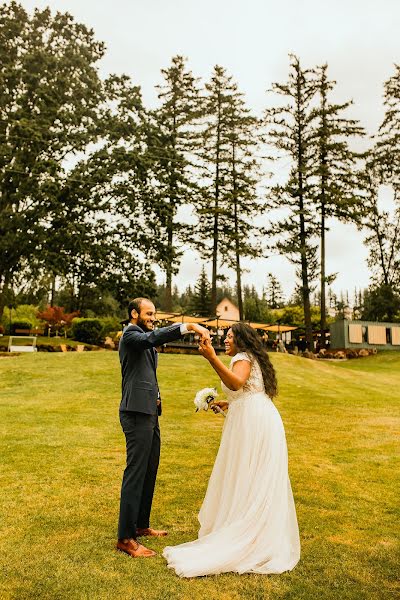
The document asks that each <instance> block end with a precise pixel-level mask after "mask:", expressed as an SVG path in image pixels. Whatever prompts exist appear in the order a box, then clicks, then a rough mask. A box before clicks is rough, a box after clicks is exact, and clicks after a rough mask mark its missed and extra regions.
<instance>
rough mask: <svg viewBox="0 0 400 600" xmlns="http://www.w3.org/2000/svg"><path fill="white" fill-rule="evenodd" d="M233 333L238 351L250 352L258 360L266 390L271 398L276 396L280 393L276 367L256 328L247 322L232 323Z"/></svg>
mask: <svg viewBox="0 0 400 600" xmlns="http://www.w3.org/2000/svg"><path fill="white" fill-rule="evenodd" d="M232 333H233V338H234V340H235V346H236V348H237V349H238V351H239V352H248V353H249V354H251V355H253V356H254V358H255V359H256V360H257V362H258V364H259V365H260V368H261V373H262V377H263V380H264V387H265V392H266V393H267V394H268V396H269V397H270V398H274V397H275V396H276V395H277V393H278V384H277V381H276V374H275V369H274V367H273V366H272V363H271V361H270V360H269V356H268V353H267V350H266V348H265V347H264V345H263V342H262V340H261V338H260V336H259V335H258V333H257V332H256V331H255V329H253V328H252V327H250V325H246V324H245V323H235V324H234V325H232Z"/></svg>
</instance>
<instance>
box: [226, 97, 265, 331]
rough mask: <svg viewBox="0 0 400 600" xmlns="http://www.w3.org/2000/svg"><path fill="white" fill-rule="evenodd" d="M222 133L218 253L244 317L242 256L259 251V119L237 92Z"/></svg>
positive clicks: (250, 255) (258, 253)
mask: <svg viewBox="0 0 400 600" xmlns="http://www.w3.org/2000/svg"><path fill="white" fill-rule="evenodd" d="M229 113H230V114H229V118H228V120H227V123H226V128H227V131H226V134H227V137H228V143H229V147H230V153H229V155H228V159H227V174H226V186H225V187H226V189H225V195H224V203H226V207H227V209H226V211H227V219H226V225H227V227H226V228H225V229H224V232H223V233H224V235H223V236H222V240H221V241H222V244H221V245H222V255H223V258H224V261H226V264H227V265H228V266H230V267H231V268H233V269H234V271H235V273H236V297H237V300H238V308H239V318H240V319H241V320H242V319H243V318H244V310H243V298H242V270H243V269H242V266H241V258H242V257H245V256H247V257H256V256H259V255H260V253H261V247H260V246H259V245H258V244H257V241H256V240H257V235H259V232H260V228H257V227H256V226H255V225H254V223H255V219H256V218H257V216H259V214H260V212H261V202H260V201H259V200H258V195H257V183H258V181H259V165H258V162H257V160H256V159H255V157H254V156H255V151H256V149H257V148H258V146H259V141H260V135H259V121H258V119H256V118H255V117H254V116H252V115H251V113H250V111H249V110H248V109H247V108H246V106H245V102H244V99H243V95H242V94H241V93H240V92H238V91H237V89H236V91H235V94H232V96H231V98H230V107H229Z"/></svg>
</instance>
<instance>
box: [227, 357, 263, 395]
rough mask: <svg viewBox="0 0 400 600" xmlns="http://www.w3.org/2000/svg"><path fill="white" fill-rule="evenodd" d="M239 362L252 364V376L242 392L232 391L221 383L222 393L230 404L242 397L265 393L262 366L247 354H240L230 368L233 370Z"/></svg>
mask: <svg viewBox="0 0 400 600" xmlns="http://www.w3.org/2000/svg"><path fill="white" fill-rule="evenodd" d="M238 360H247V361H248V362H249V363H251V370H250V376H249V378H248V380H247V381H246V383H245V384H244V386H243V387H242V388H240V390H236V391H234V390H230V389H229V388H228V387H226V385H225V384H224V383H223V382H222V381H221V387H222V391H223V392H224V394H225V395H226V397H227V400H228V402H232V401H233V400H237V399H238V398H240V397H241V396H244V395H247V394H257V393H258V392H264V391H265V388H264V381H263V377H262V373H261V369H260V365H259V364H258V362H257V361H256V360H255V358H253V357H252V356H251V355H250V354H247V352H238V354H235V356H233V357H232V360H231V362H230V365H229V368H230V369H232V367H233V365H234V364H235V362H237V361H238Z"/></svg>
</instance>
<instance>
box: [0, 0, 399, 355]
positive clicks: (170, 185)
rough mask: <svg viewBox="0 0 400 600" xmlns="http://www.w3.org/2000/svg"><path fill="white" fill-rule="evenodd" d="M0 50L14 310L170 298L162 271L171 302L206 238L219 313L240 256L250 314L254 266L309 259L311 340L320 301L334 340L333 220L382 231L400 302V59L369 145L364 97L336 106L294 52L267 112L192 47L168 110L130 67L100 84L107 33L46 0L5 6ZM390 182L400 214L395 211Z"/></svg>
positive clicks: (177, 69)
mask: <svg viewBox="0 0 400 600" xmlns="http://www.w3.org/2000/svg"><path fill="white" fill-rule="evenodd" d="M0 53H1V56H2V63H1V65H0V111H1V121H0V149H1V151H0V317H1V314H2V312H3V310H4V307H5V306H6V305H7V304H8V303H10V302H13V297H14V296H15V294H16V293H18V294H19V295H23V296H24V299H25V300H26V301H29V299H32V298H37V297H40V294H44V293H46V294H47V293H49V291H50V296H51V299H52V302H53V300H54V297H55V294H56V293H57V294H58V298H61V299H64V300H65V302H64V304H65V305H67V306H68V307H69V309H70V310H71V311H74V310H81V311H82V310H83V309H85V307H86V306H88V304H90V305H91V306H95V305H96V303H97V305H99V306H100V305H101V306H104V305H108V306H109V307H110V308H111V307H113V308H116V307H118V306H123V305H125V303H126V300H127V299H128V298H129V297H131V296H132V295H142V294H143V295H153V294H155V293H156V292H157V286H156V280H155V274H154V266H155V265H158V266H159V267H160V268H161V269H162V270H163V272H164V273H165V281H166V284H165V289H164V290H163V293H164V308H165V309H166V310H171V309H172V307H173V292H174V285H173V278H174V275H176V273H177V272H178V269H179V264H180V258H181V256H182V254H183V252H184V251H185V248H187V247H193V248H195V249H196V250H197V251H198V252H199V253H200V256H201V258H202V259H203V261H208V262H209V263H210V264H211V291H210V294H211V296H210V314H214V313H215V308H216V305H217V299H218V289H219V288H220V287H221V285H223V283H224V279H223V278H222V277H221V267H224V268H228V269H231V270H232V272H233V273H234V279H235V297H236V299H237V303H238V307H239V312H240V317H241V318H244V317H246V318H248V314H246V310H247V313H248V312H249V309H248V308H247V309H246V307H245V305H244V293H243V292H244V290H243V285H242V274H243V270H244V269H243V264H242V259H243V258H244V257H250V258H255V257H258V256H269V255H271V253H274V252H278V253H280V254H283V255H285V256H286V257H287V258H288V259H289V260H290V261H291V262H293V263H294V264H295V265H296V267H297V278H298V288H297V291H298V293H299V295H300V297H301V303H302V306H303V310H304V323H305V332H306V338H307V342H308V345H309V347H311V348H312V346H313V341H312V315H311V297H312V294H314V293H316V292H317V293H318V298H319V303H320V326H321V335H322V344H323V343H324V332H325V329H326V314H327V307H326V298H327V288H328V287H329V285H330V284H331V283H332V282H333V280H334V278H335V274H329V273H327V272H326V266H325V265H326V244H325V238H326V232H327V230H328V227H329V224H330V223H331V222H332V219H338V220H341V221H344V222H351V223H354V224H355V225H356V226H357V227H359V228H360V229H363V230H365V231H366V232H367V234H366V239H365V243H366V244H367V246H368V248H369V265H370V268H371V274H372V282H373V286H374V287H375V288H376V289H380V290H381V291H382V289H383V291H384V292H385V291H386V292H387V293H388V294H390V293H392V294H394V295H395V296H396V298H397V294H398V293H399V292H400V237H399V230H400V198H399V182H400V180H399V166H400V136H399V129H400V67H399V66H398V65H395V66H394V72H393V74H392V76H391V77H390V78H389V79H388V81H386V83H385V84H384V98H383V102H384V109H385V115H384V119H383V121H382V124H381V126H380V127H379V130H378V131H377V132H376V134H375V135H374V136H373V137H372V138H368V143H366V142H364V146H365V145H367V146H368V150H367V151H363V152H360V151H356V150H355V149H354V148H355V147H359V146H360V140H362V139H363V138H366V137H367V136H366V132H365V131H364V129H363V127H362V126H361V124H360V123H359V122H358V121H357V120H355V119H352V118H349V117H348V116H347V115H348V108H349V106H350V104H351V102H350V101H346V102H343V103H341V104H338V103H336V102H334V101H333V100H332V96H333V92H334V90H335V87H336V82H334V81H332V80H330V79H329V75H328V66H327V65H321V66H317V67H315V68H313V69H306V68H303V66H302V65H301V63H300V59H299V58H298V57H296V56H290V67H289V74H288V79H287V81H286V82H280V83H274V84H273V85H272V88H271V90H270V93H269V94H268V96H267V97H266V105H267V108H266V110H265V112H264V114H262V115H261V116H257V115H255V114H254V113H253V111H252V110H251V109H250V108H249V107H248V105H247V104H246V100H245V97H244V94H243V93H242V92H241V91H240V89H239V86H238V84H237V83H236V82H235V81H234V79H233V77H232V76H231V75H229V74H228V73H227V71H226V70H225V69H224V68H223V67H222V66H219V65H217V66H216V67H215V68H214V69H213V72H212V75H211V77H210V79H209V81H207V82H202V81H201V80H200V79H199V78H196V77H195V76H194V75H193V74H192V72H191V71H190V70H189V68H188V66H187V61H186V60H185V59H184V58H183V57H181V56H175V57H173V58H172V61H171V64H170V66H169V67H167V68H165V69H163V70H162V71H161V75H162V83H161V84H160V85H159V86H158V88H157V93H158V105H157V107H156V108H152V109H150V108H148V107H146V106H145V105H144V103H143V100H142V96H141V91H140V87H139V86H138V85H137V84H136V83H135V82H133V81H132V80H131V79H130V78H129V77H128V76H126V75H116V74H111V75H110V76H108V77H107V78H103V79H102V78H101V77H100V75H99V68H98V64H99V61H100V60H101V58H102V57H103V56H104V54H105V47H104V44H103V43H101V42H99V41H97V40H96V39H95V36H94V33H93V31H92V30H91V29H89V28H87V27H86V26H84V25H82V24H80V23H77V22H76V21H75V20H74V19H73V17H72V16H71V15H69V14H68V13H64V14H63V13H56V14H52V13H51V11H50V9H48V8H47V9H44V10H39V9H36V10H35V11H34V12H33V13H32V14H29V13H28V12H27V11H26V10H25V9H24V8H23V7H22V5H21V4H19V3H17V2H14V1H13V2H11V3H9V4H7V5H2V6H1V7H0ZM282 164H283V167H282ZM282 169H283V170H284V173H283V175H282ZM381 186H388V187H389V188H390V189H391V191H392V194H393V200H394V203H395V206H396V210H395V212H394V214H389V213H387V212H384V211H382V210H381V208H380V206H379V202H378V200H379V190H380V188H381ZM188 212H190V213H191V215H192V216H193V217H194V219H192V220H191V221H190V222H188V219H187V218H186V216H187V213H188ZM193 223H194V224H193ZM52 302H51V303H52ZM64 304H63V305H64Z"/></svg>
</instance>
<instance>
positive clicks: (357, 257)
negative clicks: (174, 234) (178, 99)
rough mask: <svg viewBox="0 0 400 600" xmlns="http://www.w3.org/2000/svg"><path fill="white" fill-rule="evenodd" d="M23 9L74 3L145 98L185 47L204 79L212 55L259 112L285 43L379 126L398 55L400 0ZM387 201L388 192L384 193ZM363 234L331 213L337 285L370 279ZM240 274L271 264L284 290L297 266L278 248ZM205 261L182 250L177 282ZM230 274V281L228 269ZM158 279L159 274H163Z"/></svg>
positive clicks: (99, 3) (83, 3)
mask: <svg viewBox="0 0 400 600" xmlns="http://www.w3.org/2000/svg"><path fill="white" fill-rule="evenodd" d="M21 4H22V5H23V6H24V7H25V8H26V9H28V10H31V9H33V8H34V7H39V8H43V7H45V6H50V7H51V8H52V9H54V10H59V11H62V12H65V11H68V12H70V13H71V14H72V15H73V16H74V17H75V18H76V19H77V20H78V21H81V22H83V23H85V24H86V25H88V26H90V27H92V28H93V29H94V31H95V33H96V36H97V38H98V39H99V40H102V41H104V42H105V43H106V46H107V52H106V56H105V58H104V59H103V61H102V63H101V72H102V74H104V75H107V74H108V73H110V72H115V73H119V74H120V73H127V74H128V75H130V76H131V77H132V78H133V80H134V82H135V83H136V84H138V85H140V86H141V88H142V93H143V98H144V102H145V104H146V105H148V106H152V105H154V104H155V102H156V94H155V91H154V86H155V85H156V84H157V83H160V81H161V76H160V69H161V68H163V67H166V66H168V64H169V62H170V60H171V57H172V56H174V55H176V54H182V55H184V56H186V57H188V59H189V63H188V66H189V68H190V69H191V70H192V71H193V73H194V74H195V75H196V76H199V77H202V78H204V79H207V78H208V77H209V76H210V73H211V71H212V69H213V67H214V65H216V64H220V65H221V66H223V67H225V68H226V69H227V70H228V72H229V73H230V74H231V75H233V77H234V78H235V79H236V81H237V82H238V84H239V87H240V89H241V90H242V91H243V92H244V93H245V94H246V98H247V101H248V104H249V106H250V107H251V108H253V110H254V111H255V112H256V113H257V114H261V113H262V111H263V109H264V108H265V106H266V95H265V91H266V90H267V89H268V88H270V86H271V83H272V82H274V81H279V82H283V81H285V80H286V79H287V75H288V67H289V59H288V54H289V53H295V54H296V55H298V56H299V57H300V59H301V62H302V64H303V66H304V67H313V66H315V65H317V64H322V63H324V62H327V63H328V65H329V76H330V78H331V79H335V80H336V81H337V87H336V96H335V100H338V101H340V102H344V101H347V100H349V99H353V100H354V103H355V104H354V107H352V109H351V111H350V112H349V113H348V116H352V117H356V118H358V119H360V121H361V124H362V125H363V126H364V127H365V128H366V129H367V131H368V133H371V134H373V133H375V132H376V130H377V127H378V126H379V123H380V122H381V119H382V116H383V107H382V90H383V83H384V81H385V80H387V79H388V77H390V75H391V74H392V73H393V64H394V63H399V61H400V51H399V50H400V44H399V38H400V36H399V30H400V0H335V1H334V2H333V1H332V0H329V1H328V0H280V1H277V0H275V1H274V2H272V1H271V0H241V1H240V0H114V1H113V2H110V0H47V1H38V0H22V1H21ZM383 202H387V203H388V204H387V205H388V207H390V198H389V197H386V196H385V195H384V196H383ZM362 240H363V235H362V234H360V233H359V232H357V230H356V229H355V227H353V226H350V225H341V224H338V223H333V224H332V227H331V229H330V231H329V233H328V239H327V272H328V273H333V272H337V271H338V272H339V276H338V278H337V280H336V282H335V283H334V285H333V288H334V290H335V291H336V292H339V291H340V290H346V289H348V290H350V291H352V290H353V289H354V287H355V286H357V287H366V286H367V285H368V281H369V274H368V270H367V267H366V262H365V261H366V256H367V252H366V249H365V247H364V246H363V243H362ZM245 264H246V265H247V266H248V268H249V273H247V274H245V276H244V281H245V283H249V284H253V283H254V284H255V285H256V287H257V289H258V290H260V291H261V288H262V286H263V284H264V283H265V277H266V274H267V273H268V272H272V273H273V274H274V275H276V276H277V277H278V278H279V280H280V281H281V283H282V285H283V287H284V291H285V294H286V295H290V294H291V293H292V291H293V289H294V282H295V278H294V272H293V267H292V266H291V265H290V264H289V263H288V261H287V260H286V259H285V258H283V257H273V258H269V259H260V260H257V261H247V262H246V261H245ZM200 268H201V264H200V261H199V259H198V258H197V256H196V254H195V253H194V252H191V251H189V252H187V253H185V256H184V259H183V261H182V265H181V269H180V272H179V275H178V276H177V277H176V279H175V282H176V283H177V284H178V286H179V287H180V288H184V287H185V286H186V285H188V284H193V283H194V282H195V281H196V279H197V276H198V273H199V271H200ZM231 277H232V279H231V282H232V283H234V279H233V274H232V275H231ZM160 280H161V279H160Z"/></svg>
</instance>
